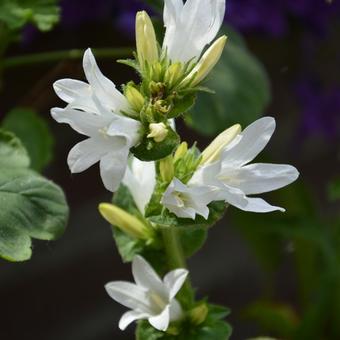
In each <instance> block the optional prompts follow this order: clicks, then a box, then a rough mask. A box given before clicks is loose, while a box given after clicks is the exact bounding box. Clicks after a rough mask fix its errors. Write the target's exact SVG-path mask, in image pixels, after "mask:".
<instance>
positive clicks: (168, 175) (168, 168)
mask: <svg viewBox="0 0 340 340" xmlns="http://www.w3.org/2000/svg"><path fill="white" fill-rule="evenodd" d="M159 172H160V174H161V177H162V180H163V181H164V182H168V183H170V182H171V181H172V179H173V178H174V174H175V169H174V160H173V157H172V156H168V157H166V158H163V159H162V160H161V161H160V162H159Z"/></svg>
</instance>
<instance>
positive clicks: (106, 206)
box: [99, 203, 153, 240]
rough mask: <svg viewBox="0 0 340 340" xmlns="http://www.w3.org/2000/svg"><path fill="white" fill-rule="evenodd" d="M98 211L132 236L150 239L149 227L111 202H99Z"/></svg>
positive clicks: (150, 231) (151, 235) (151, 231)
mask: <svg viewBox="0 0 340 340" xmlns="http://www.w3.org/2000/svg"><path fill="white" fill-rule="evenodd" d="M99 212H100V213H101V215H102V216H103V217H104V218H105V219H106V220H107V221H108V222H109V223H110V224H112V225H114V226H116V227H117V228H119V229H120V230H121V231H123V232H124V233H126V234H128V235H130V236H132V237H134V238H137V239H142V240H150V239H151V238H152V237H153V230H152V228H151V227H149V226H147V225H145V224H144V223H143V222H142V221H140V220H139V219H138V218H137V217H135V216H133V215H131V214H129V213H127V212H126V211H124V210H123V209H121V208H119V207H117V206H115V205H113V204H110V203H101V204H100V205H99Z"/></svg>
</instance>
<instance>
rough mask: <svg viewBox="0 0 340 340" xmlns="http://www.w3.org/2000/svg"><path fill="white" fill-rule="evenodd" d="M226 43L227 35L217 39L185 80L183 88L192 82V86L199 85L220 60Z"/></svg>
mask: <svg viewBox="0 0 340 340" xmlns="http://www.w3.org/2000/svg"><path fill="white" fill-rule="evenodd" d="M226 42H227V37H226V36H225V35H224V36H222V37H220V38H219V39H217V40H216V41H215V42H214V43H213V44H212V45H211V46H210V47H209V48H208V50H207V51H206V52H205V53H204V54H203V56H202V58H201V59H200V61H199V62H198V63H197V65H196V66H195V67H194V68H193V70H192V71H191V72H190V73H189V75H188V76H187V77H186V78H185V79H184V80H183V82H182V86H183V85H184V86H185V85H186V84H189V83H190V82H191V81H192V83H191V84H190V85H191V86H196V85H198V84H199V83H200V82H201V81H202V80H203V79H204V78H205V77H206V76H207V75H208V74H209V73H210V71H211V70H212V69H213V68H214V66H215V65H216V64H217V62H218V61H219V60H220V58H221V55H222V52H223V49H224V46H225V44H226Z"/></svg>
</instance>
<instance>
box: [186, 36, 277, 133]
mask: <svg viewBox="0 0 340 340" xmlns="http://www.w3.org/2000/svg"><path fill="white" fill-rule="evenodd" d="M227 34H228V33H227ZM229 35H230V34H229ZM235 35H236V33H235V32H233V36H235ZM234 41H235V42H234ZM234 41H233V39H229V40H228V43H227V45H226V47H225V50H224V52H223V54H222V57H221V59H220V61H219V63H218V64H217V65H216V67H215V68H214V70H213V71H212V72H211V74H210V75H209V78H208V80H207V81H206V82H205V83H204V84H203V85H205V86H207V87H208V88H210V89H211V90H214V91H215V92H216V94H215V95H211V94H207V93H200V95H199V96H198V98H197V101H196V105H195V107H194V108H193V109H192V110H191V115H190V116H188V117H187V119H186V121H187V123H188V124H189V125H190V126H191V127H193V128H194V129H196V130H197V131H198V132H200V133H202V134H203V135H208V136H212V135H216V134H217V133H219V132H221V131H222V130H224V129H225V128H227V127H229V126H231V125H234V124H236V123H239V124H241V125H243V126H247V125H249V124H250V123H251V122H253V121H254V120H256V119H257V118H258V117H260V116H261V115H262V114H263V112H264V110H265V107H266V106H267V105H268V103H269V100H270V86H269V81H268V77H267V74H266V72H265V70H264V68H263V66H262V65H261V64H260V62H259V61H258V60H257V59H256V58H255V57H254V56H253V55H252V54H251V52H249V51H248V50H247V49H246V48H245V47H244V45H243V44H241V43H240V41H241V42H242V39H234Z"/></svg>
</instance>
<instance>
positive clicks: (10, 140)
mask: <svg viewBox="0 0 340 340" xmlns="http://www.w3.org/2000/svg"><path fill="white" fill-rule="evenodd" d="M29 165H30V159H29V157H28V154H27V151H26V149H25V148H24V146H23V145H22V143H21V142H20V140H19V139H18V138H16V137H15V135H14V134H12V133H10V132H7V131H4V130H0V168H3V167H12V168H16V167H18V168H27V167H28V166H29Z"/></svg>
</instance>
